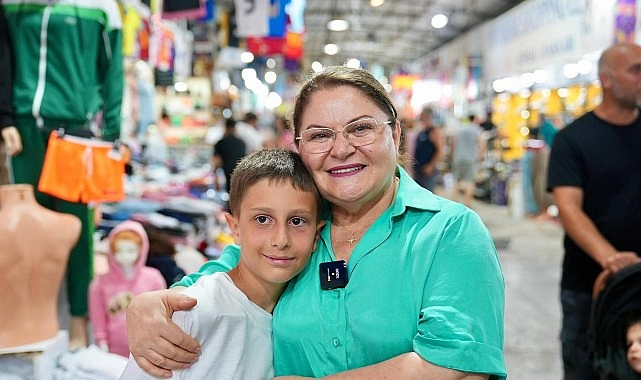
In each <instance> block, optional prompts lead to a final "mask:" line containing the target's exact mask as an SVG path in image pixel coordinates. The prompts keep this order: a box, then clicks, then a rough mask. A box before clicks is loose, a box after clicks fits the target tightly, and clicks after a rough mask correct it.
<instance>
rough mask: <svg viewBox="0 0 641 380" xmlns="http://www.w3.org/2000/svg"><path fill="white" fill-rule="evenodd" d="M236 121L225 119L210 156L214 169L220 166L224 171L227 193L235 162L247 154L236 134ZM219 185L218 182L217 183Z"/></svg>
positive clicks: (244, 146)
mask: <svg viewBox="0 0 641 380" xmlns="http://www.w3.org/2000/svg"><path fill="white" fill-rule="evenodd" d="M236 126H237V122H236V120H234V119H225V134H224V135H223V138H222V139H220V140H218V142H217V143H216V144H215V145H214V155H213V158H212V161H213V162H212V163H213V168H214V170H218V169H220V168H222V169H223V172H225V190H226V191H227V193H229V187H230V186H231V173H232V172H233V171H234V168H235V167H236V164H237V163H238V161H240V159H241V158H243V157H245V155H246V154H247V148H246V147H247V146H246V144H245V142H244V141H243V140H242V139H240V138H239V137H237V136H236ZM218 185H219V187H220V184H218Z"/></svg>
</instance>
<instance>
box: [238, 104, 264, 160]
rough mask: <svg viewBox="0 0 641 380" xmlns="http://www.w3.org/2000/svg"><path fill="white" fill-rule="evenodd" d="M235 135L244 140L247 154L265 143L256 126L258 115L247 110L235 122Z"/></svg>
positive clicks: (260, 147)
mask: <svg viewBox="0 0 641 380" xmlns="http://www.w3.org/2000/svg"><path fill="white" fill-rule="evenodd" d="M236 136H238V137H240V138H241V139H242V140H243V141H244V142H245V145H246V146H247V153H248V154H249V153H252V152H255V151H257V150H259V149H262V148H263V145H264V143H265V142H264V138H263V134H262V132H261V131H260V129H259V127H258V116H257V115H256V114H255V113H253V112H247V113H246V114H245V116H244V117H243V119H242V120H239V121H237V122H236Z"/></svg>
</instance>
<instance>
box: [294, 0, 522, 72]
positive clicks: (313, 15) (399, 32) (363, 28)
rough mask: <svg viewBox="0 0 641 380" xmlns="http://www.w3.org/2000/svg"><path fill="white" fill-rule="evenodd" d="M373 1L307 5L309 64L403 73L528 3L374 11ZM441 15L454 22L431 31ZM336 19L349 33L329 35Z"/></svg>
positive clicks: (395, 2) (414, 0)
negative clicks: (356, 63) (354, 62)
mask: <svg viewBox="0 0 641 380" xmlns="http://www.w3.org/2000/svg"><path fill="white" fill-rule="evenodd" d="M370 1H372V0H306V7H305V29H306V32H305V37H304V46H305V48H304V49H305V56H306V59H307V60H308V62H313V61H319V62H321V63H322V64H325V65H327V64H342V63H345V61H346V60H347V59H349V58H357V59H360V60H361V62H362V63H364V64H366V65H372V64H380V65H382V66H383V67H385V68H386V69H388V70H393V69H397V68H399V67H401V65H402V64H403V63H407V62H413V61H415V60H416V59H418V58H420V57H423V56H425V55H427V54H428V53H429V52H431V51H433V50H435V49H437V48H438V47H440V46H442V45H444V44H446V43H447V42H449V41H451V40H453V39H455V38H456V37H457V36H459V35H461V34H463V33H465V32H466V31H469V30H470V29H472V28H474V27H475V26H478V25H480V24H482V23H483V22H485V21H488V20H491V19H493V18H495V17H496V16H499V15H501V14H502V13H505V12H506V11H508V10H509V9H511V8H513V7H514V6H516V5H518V4H519V3H521V2H523V0H386V1H384V3H383V4H382V5H380V6H378V7H372V6H370ZM374 1H375V0H374ZM379 2H380V0H379ZM437 13H441V14H444V15H445V16H447V18H448V23H447V25H446V26H445V27H443V28H441V29H435V28H433V27H432V26H431V23H432V17H433V16H434V15H436V14H437ZM336 17H340V18H343V19H345V20H346V21H348V23H349V27H348V29H346V30H344V31H329V30H328V28H327V23H328V21H330V20H332V19H334V18H336ZM328 43H333V44H336V45H337V46H338V48H339V51H338V53H336V54H335V55H332V56H330V55H327V54H325V52H324V47H325V45H326V44H328Z"/></svg>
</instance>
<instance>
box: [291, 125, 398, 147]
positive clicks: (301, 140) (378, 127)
mask: <svg viewBox="0 0 641 380" xmlns="http://www.w3.org/2000/svg"><path fill="white" fill-rule="evenodd" d="M364 120H367V121H369V120H373V121H374V123H376V129H375V130H373V131H372V132H374V133H376V132H377V131H378V130H379V129H380V127H381V126H384V125H392V123H393V122H394V121H393V120H387V121H383V122H380V121H378V120H376V118H374V117H363V118H360V119H356V120H354V121H350V122H349V123H347V124H345V126H343V128H341V129H340V130H338V131H336V130H334V129H332V128H330V127H312V128H308V129H306V130H304V131H301V132H300V133H299V135H298V136H296V137H295V139H296V140H298V141H300V142H301V144H302V145H305V143H306V141H305V140H304V139H303V133H305V132H307V131H314V130H317V131H318V130H322V131H327V132H328V133H329V132H331V133H332V137H331V139H332V140H333V141H332V144H331V145H330V147H329V149H327V150H323V151H321V152H313V153H327V152H329V151H330V150H332V149H333V148H334V144H336V137H337V136H338V134H339V133H340V134H341V135H343V138H345V141H347V142H348V143H349V144H350V145H351V146H353V147H354V148H358V147H361V146H367V145H370V144H373V143H374V141H376V137H374V139H373V140H372V141H371V142H369V143H366V144H361V145H354V143H353V142H352V141H351V140H350V139H349V135H348V134H347V133H346V132H345V129H346V128H347V127H349V126H350V125H352V124H354V123H358V122H362V121H364ZM307 142H309V141H307Z"/></svg>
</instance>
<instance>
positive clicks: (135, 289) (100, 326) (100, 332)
mask: <svg viewBox="0 0 641 380" xmlns="http://www.w3.org/2000/svg"><path fill="white" fill-rule="evenodd" d="M124 230H131V231H134V232H135V233H136V234H138V235H140V237H141V238H142V239H141V240H142V246H141V249H140V254H139V255H138V259H137V260H136V262H135V264H134V269H133V272H134V274H133V276H132V277H131V278H129V279H128V278H126V277H125V275H124V273H123V271H122V267H121V266H120V265H119V264H118V263H117V262H116V260H115V258H114V252H113V250H112V247H111V241H112V239H113V237H114V236H115V235H116V234H117V233H119V232H122V231H124ZM107 239H108V241H109V243H110V244H109V256H108V263H109V271H108V272H107V273H105V274H102V275H99V276H96V277H94V279H93V281H92V282H91V285H90V286H89V321H90V322H91V326H92V331H93V336H94V339H95V341H96V344H98V345H102V344H105V343H106V344H107V345H108V347H109V351H110V352H113V353H115V354H119V355H122V356H124V357H129V346H128V345H127V326H126V320H125V316H126V310H127V306H128V305H129V302H130V301H131V299H132V298H133V297H134V296H135V295H137V294H140V293H143V292H146V291H151V290H160V289H166V288H167V284H166V283H165V279H164V278H163V276H162V275H161V274H160V271H158V270H157V269H155V268H150V267H147V266H145V262H146V261H147V254H148V252H149V239H148V238H147V233H146V232H145V230H144V228H143V227H142V225H141V224H140V223H138V222H134V221H131V220H127V221H124V222H122V223H120V224H118V225H117V226H116V227H114V228H113V230H111V232H110V233H109V236H108V237H107Z"/></svg>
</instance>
